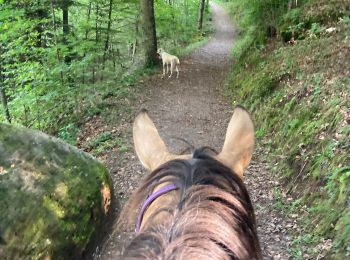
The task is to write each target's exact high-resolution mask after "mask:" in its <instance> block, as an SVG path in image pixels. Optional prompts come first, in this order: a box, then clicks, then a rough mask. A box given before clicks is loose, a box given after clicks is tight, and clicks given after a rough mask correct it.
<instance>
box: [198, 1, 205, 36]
mask: <svg viewBox="0 0 350 260" xmlns="http://www.w3.org/2000/svg"><path fill="white" fill-rule="evenodd" d="M204 8H205V0H201V2H200V7H199V16H198V30H199V31H202V29H203V17H204Z"/></svg>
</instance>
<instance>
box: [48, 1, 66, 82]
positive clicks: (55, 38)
mask: <svg viewBox="0 0 350 260" xmlns="http://www.w3.org/2000/svg"><path fill="white" fill-rule="evenodd" d="M51 15H52V26H53V37H54V41H55V45H56V47H57V35H56V29H57V28H56V14H55V8H54V3H53V0H51ZM56 56H57V61H58V63H61V56H60V51H59V49H58V48H57V49H56ZM60 76H61V83H62V84H63V83H64V79H63V71H62V70H60Z"/></svg>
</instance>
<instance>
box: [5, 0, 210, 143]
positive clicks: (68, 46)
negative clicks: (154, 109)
mask: <svg viewBox="0 0 350 260" xmlns="http://www.w3.org/2000/svg"><path fill="white" fill-rule="evenodd" d="M67 3H69V6H68V17H69V19H68V23H69V33H64V32H63V30H62V22H63V9H62V5H61V4H60V3H59V2H57V1H56V2H55V1H46V0H45V1H34V0H29V1H4V3H3V4H2V5H1V8H0V21H1V22H0V87H1V90H3V92H4V94H5V96H6V99H7V109H8V110H9V112H10V116H11V119H12V122H13V123H16V124H21V125H24V126H27V127H33V128H37V129H41V130H45V131H46V132H49V133H52V134H58V135H59V137H61V138H63V139H64V140H66V141H68V142H70V143H72V144H75V139H76V135H77V133H78V131H77V129H76V128H78V127H79V125H80V124H81V123H82V122H84V121H85V120H86V119H88V118H89V117H92V116H94V115H96V114H103V113H105V112H106V109H107V108H108V107H109V103H110V102H111V101H110V97H113V99H115V100H123V99H124V98H126V97H127V98H131V97H132V92H133V91H134V90H133V88H135V85H136V83H137V82H138V78H139V77H140V76H141V75H143V74H144V73H149V71H146V69H142V70H141V69H140V68H142V65H143V64H142V62H143V61H142V59H143V56H142V52H143V49H142V48H143V46H141V45H140V41H139V37H140V25H139V2H138V1H133V0H125V1H116V0H113V1H112V10H111V11H112V13H111V16H112V19H111V21H109V18H108V14H109V3H110V0H92V1H88V0H80V1H69V2H67ZM184 14H186V15H184ZM155 15H156V21H157V23H156V24H157V32H158V38H159V44H160V45H161V46H162V47H163V48H166V49H168V48H169V49H170V51H174V52H175V53H180V52H182V50H184V49H185V48H184V47H186V46H187V45H190V44H194V43H195V42H198V41H202V40H203V37H202V36H201V35H200V34H199V32H198V31H197V27H196V19H197V15H198V3H197V2H196V1H194V0H179V1H174V2H173V3H171V4H170V3H168V2H167V1H155ZM208 17H209V16H208V13H207V15H206V21H208ZM109 22H111V27H110V30H109V31H108V24H109ZM206 28H209V27H208V26H206ZM107 39H108V41H107ZM117 103H118V108H116V109H122V108H123V107H124V105H123V104H121V103H122V102H119V101H118V102H117ZM5 106H6V104H3V106H0V121H5V113H4V112H5V109H6V107H5ZM116 114H118V113H116Z"/></svg>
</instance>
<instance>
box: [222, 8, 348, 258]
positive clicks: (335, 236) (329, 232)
mask: <svg viewBox="0 0 350 260" xmlns="http://www.w3.org/2000/svg"><path fill="white" fill-rule="evenodd" d="M306 2H307V3H308V6H307V8H301V9H299V10H296V11H292V13H287V14H286V15H285V17H284V18H283V19H285V20H284V24H282V23H281V24H280V26H285V28H288V30H296V29H298V30H299V31H300V33H301V34H304V35H307V30H311V25H312V24H311V23H310V22H309V21H308V20H307V19H306V18H305V14H306V13H311V12H310V10H311V9H312V8H315V6H316V4H317V3H316V2H313V3H311V2H310V1H306ZM335 2H337V4H341V3H343V2H341V1H335ZM327 5H328V7H329V8H331V9H332V10H335V9H336V8H334V7H331V6H330V4H329V3H328V2H325V1H322V3H320V6H323V7H325V9H324V10H316V9H315V10H313V12H314V13H322V12H323V11H325V10H326V9H327V8H328V7H327ZM323 7H322V8H323ZM347 8H348V9H349V7H347ZM348 9H344V10H348ZM344 10H343V11H344ZM343 11H342V12H340V13H338V14H337V16H336V17H338V16H339V15H342V13H343ZM327 12H328V11H325V12H324V13H327ZM334 19H335V18H334V17H333V18H332V17H331V21H332V22H333V21H334ZM326 23H327V21H326V20H322V22H320V23H319V24H316V25H313V26H314V28H313V29H315V30H320V33H319V34H318V35H317V37H316V38H313V39H311V38H308V37H303V38H301V39H302V40H298V41H297V43H296V44H295V45H292V46H291V45H287V44H284V43H281V42H278V40H279V39H280V38H278V39H277V41H275V42H273V44H271V45H270V46H267V48H266V49H260V50H259V49H253V50H252V49H249V52H248V53H246V54H245V55H244V56H241V58H240V59H239V62H238V63H237V64H236V65H235V67H234V68H233V70H232V74H231V76H230V80H229V83H228V89H229V92H230V94H231V95H232V97H233V99H234V103H236V102H238V103H241V104H243V105H245V106H246V107H247V108H249V110H251V111H252V114H253V115H254V117H255V121H256V127H257V129H259V134H260V135H262V136H264V143H265V144H266V145H265V149H269V151H270V153H269V154H270V156H268V158H264V159H265V160H267V161H270V164H271V169H272V170H273V172H274V173H275V174H277V175H280V176H281V177H283V178H284V179H285V180H286V183H287V184H288V183H293V187H286V189H287V190H290V191H295V192H294V193H293V192H292V194H291V195H292V196H295V197H296V199H297V200H298V199H299V198H300V200H298V201H300V203H301V204H302V205H303V206H307V207H308V210H309V212H310V214H309V215H308V217H307V218H310V219H309V220H310V221H309V224H308V225H307V226H305V229H304V231H305V232H306V234H307V235H308V236H309V237H311V238H313V239H311V240H310V241H309V243H310V244H315V243H318V242H317V241H320V239H321V238H322V237H323V238H327V239H328V238H331V239H332V240H333V247H332V249H331V251H330V252H328V253H327V254H328V256H329V258H332V257H338V258H339V259H345V258H346V256H348V255H349V254H350V252H349V251H350V248H348V246H347V245H348V244H349V237H350V236H349V235H348V234H349V232H348V230H349V223H350V220H349V213H348V210H347V208H348V201H349V200H350V190H349V189H350V188H349V185H348V184H349V183H350V180H349V179H348V177H344V176H345V175H346V174H344V173H342V174H339V173H338V171H339V167H340V168H344V167H345V169H348V167H350V166H349V165H350V157H349V156H348V148H349V144H350V143H349V138H348V136H349V135H348V134H347V133H348V130H347V129H348V128H347V127H346V126H347V125H348V123H347V121H346V119H345V116H344V112H341V111H343V110H346V111H348V108H349V107H350V99H349V94H350V91H349V88H348V85H349V84H348V83H349V80H348V71H347V70H348V69H345V67H348V66H346V65H348V64H349V60H350V52H349V49H348V36H347V35H349V27H346V26H345V25H344V26H343V25H341V24H338V25H337V27H338V29H339V30H338V32H337V33H336V34H333V35H326V34H323V33H322V30H323V28H327V26H333V24H326ZM290 26H292V27H290ZM293 26H294V27H293ZM297 27H298V28H297ZM279 29H281V28H279ZM284 30H285V31H286V29H283V28H282V30H279V32H282V31H284ZM346 75H347V76H346ZM344 129H345V130H344ZM261 133H263V134H261ZM260 138H261V137H260ZM303 165H305V167H304V166H303ZM347 171H348V170H347ZM347 174H348V172H347ZM297 176H298V178H297V179H295V178H296V177H297ZM290 180H293V181H290ZM300 180H302V181H300ZM294 186H296V187H294ZM329 209H332V210H329ZM295 210H298V209H295ZM343 229H344V230H346V231H347V233H345V232H346V231H343ZM300 235H301V234H300ZM296 245H298V246H300V248H298V250H297V251H299V252H302V251H305V252H307V253H310V254H314V253H315V252H314V251H312V250H311V249H308V248H307V247H304V245H303V244H302V243H296ZM309 248H311V247H309ZM313 248H315V247H313ZM311 251H312V252H311Z"/></svg>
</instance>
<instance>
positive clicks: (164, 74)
mask: <svg viewBox="0 0 350 260" xmlns="http://www.w3.org/2000/svg"><path fill="white" fill-rule="evenodd" d="M164 76H165V67H164V63H163V75H162V78H164Z"/></svg>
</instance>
